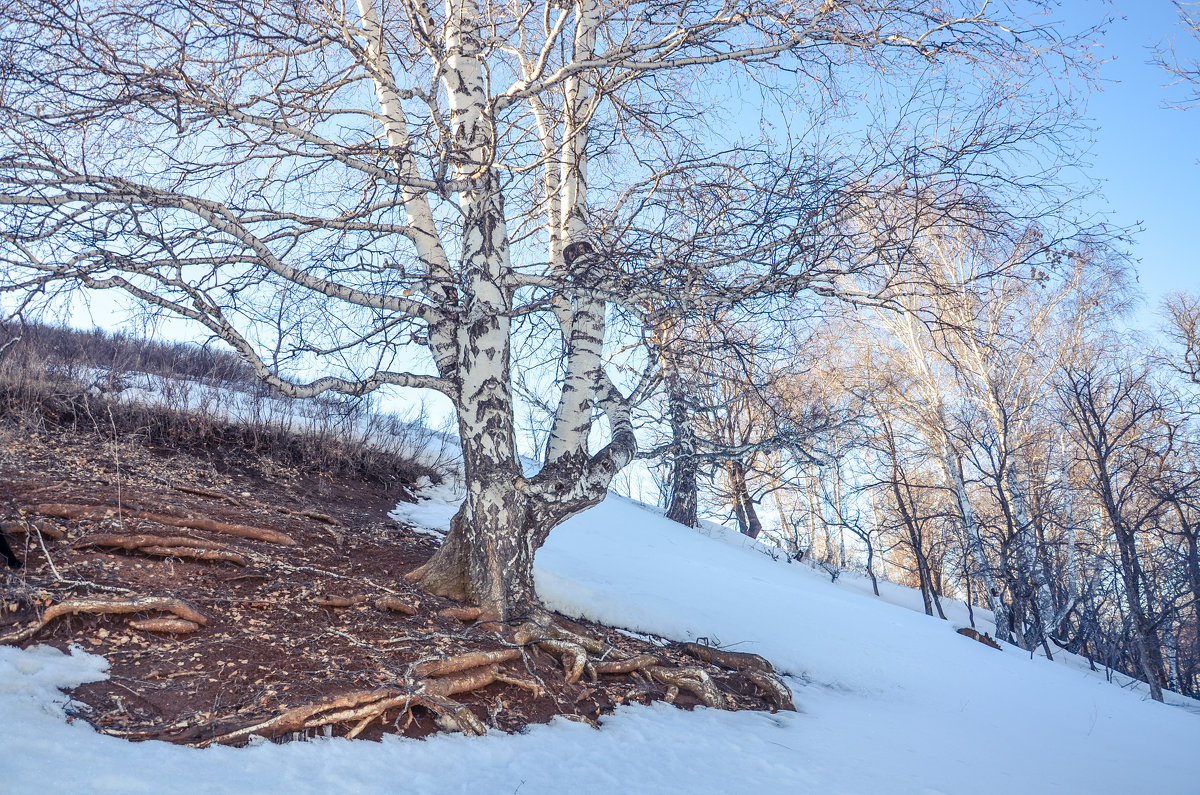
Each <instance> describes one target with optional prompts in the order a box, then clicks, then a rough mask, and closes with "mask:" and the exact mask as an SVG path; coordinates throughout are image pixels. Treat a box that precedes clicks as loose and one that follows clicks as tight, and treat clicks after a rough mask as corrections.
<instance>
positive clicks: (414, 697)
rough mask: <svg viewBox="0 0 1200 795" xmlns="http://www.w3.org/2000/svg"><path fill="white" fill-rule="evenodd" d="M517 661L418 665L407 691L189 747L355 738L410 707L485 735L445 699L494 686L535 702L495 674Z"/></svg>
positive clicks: (350, 697)
mask: <svg viewBox="0 0 1200 795" xmlns="http://www.w3.org/2000/svg"><path fill="white" fill-rule="evenodd" d="M520 656H521V651H520V650H519V649H503V650H500V651H494V652H473V653H470V654H461V655H458V656H457V657H451V658H450V659H446V660H434V661H430V662H427V663H421V664H418V665H416V666H413V668H412V672H411V675H412V676H413V677H414V678H413V679H412V680H410V681H409V682H407V683H406V684H407V686H406V687H397V688H383V689H379V690H359V691H355V692H351V693H343V694H341V695H339V696H337V697H335V698H332V699H326V700H324V701H320V702H317V703H315V704H305V705H302V706H299V707H293V708H292V709H289V710H287V711H285V712H283V713H281V714H279V715H276V716H275V717H273V718H270V719H268V720H264V721H259V722H257V723H253V724H250V725H249V726H243V727H241V728H238V729H234V730H233V731H227V732H224V733H221V734H218V735H216V736H215V737H210V738H208V739H205V740H201V741H199V742H196V743H194V745H198V746H200V747H205V746H209V745H214V744H223V745H228V744H231V743H237V742H242V741H244V740H247V739H249V737H250V736H251V735H258V736H261V737H279V736H281V735H284V734H288V733H291V732H301V731H310V730H312V729H317V728H320V727H322V726H334V725H338V724H347V723H353V724H354V725H353V726H352V727H351V728H350V729H349V730H348V732H347V734H346V736H347V737H348V738H354V737H357V736H358V735H359V734H360V733H362V731H363V730H364V729H366V727H367V726H369V725H370V723H371V722H372V721H373V720H376V719H381V718H383V716H384V714H385V713H386V712H388V711H389V710H395V709H402V710H409V709H411V708H412V707H414V706H422V707H425V708H426V709H428V710H430V711H432V712H434V713H435V714H437V715H438V716H439V717H440V718H442V719H443V720H444V721H448V722H449V723H451V724H452V725H454V726H455V727H457V728H458V729H460V730H461V731H462V732H464V733H466V734H475V735H481V734H486V733H487V727H486V726H485V725H484V724H483V722H482V721H481V720H479V718H478V717H477V716H476V715H475V714H474V713H473V712H471V711H470V710H469V709H468V708H467V707H465V706H464V705H462V704H459V703H457V702H455V701H452V700H451V698H450V697H451V696H455V695H460V694H462V693H469V692H471V691H474V690H480V689H482V688H485V687H487V686H488V685H491V684H493V683H496V682H500V683H502V684H509V685H514V686H517V687H521V688H525V689H528V690H530V691H532V692H533V693H535V694H536V695H539V696H540V695H541V694H542V689H541V687H540V686H539V685H537V684H536V683H534V682H531V681H528V680H526V679H523V678H520V677H515V676H512V675H510V674H506V673H503V672H502V671H501V670H500V666H499V663H501V662H507V661H509V660H515V659H517V658H519V657H520Z"/></svg>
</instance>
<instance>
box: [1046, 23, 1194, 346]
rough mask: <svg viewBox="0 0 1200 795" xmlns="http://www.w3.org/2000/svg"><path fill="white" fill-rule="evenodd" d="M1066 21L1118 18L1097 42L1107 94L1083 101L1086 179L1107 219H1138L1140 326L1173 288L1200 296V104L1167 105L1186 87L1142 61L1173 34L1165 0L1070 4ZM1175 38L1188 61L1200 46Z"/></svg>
mask: <svg viewBox="0 0 1200 795" xmlns="http://www.w3.org/2000/svg"><path fill="white" fill-rule="evenodd" d="M1062 13H1063V19H1064V21H1065V22H1067V26H1068V27H1074V26H1083V25H1086V24H1090V23H1092V22H1096V21H1099V20H1101V19H1103V18H1104V16H1105V15H1106V14H1112V15H1113V16H1114V19H1113V21H1112V23H1111V24H1110V25H1109V26H1108V32H1107V33H1106V35H1105V36H1104V37H1103V38H1102V39H1101V41H1102V43H1103V47H1102V49H1101V50H1100V55H1101V56H1102V57H1104V58H1105V63H1104V64H1102V65H1101V67H1100V75H1101V78H1102V79H1103V84H1102V88H1103V90H1102V91H1100V92H1098V93H1096V94H1094V95H1093V96H1092V97H1091V98H1090V100H1089V102H1088V116H1089V117H1090V119H1091V123H1092V124H1093V125H1094V130H1095V132H1094V134H1095V144H1094V146H1093V148H1092V153H1091V154H1092V157H1091V167H1090V168H1089V169H1088V171H1089V173H1090V175H1091V176H1093V177H1094V178H1096V179H1098V180H1100V181H1101V191H1102V192H1103V196H1104V201H1105V205H1106V208H1107V210H1108V211H1109V212H1110V213H1111V216H1112V220H1113V221H1114V222H1115V223H1117V224H1120V225H1132V224H1135V223H1140V224H1141V226H1142V227H1143V229H1142V231H1141V232H1139V233H1138V234H1137V235H1136V237H1135V245H1134V247H1133V255H1134V257H1135V258H1137V260H1138V273H1139V281H1140V282H1141V287H1142V290H1143V293H1144V294H1145V297H1146V300H1147V305H1146V307H1145V310H1144V311H1143V312H1142V313H1141V314H1140V316H1139V320H1140V321H1141V322H1140V324H1141V325H1143V326H1149V325H1152V324H1153V322H1154V320H1153V318H1151V317H1149V313H1150V312H1151V311H1153V310H1154V308H1155V307H1156V306H1157V304H1158V302H1159V301H1160V300H1161V298H1162V296H1163V295H1164V294H1165V293H1167V292H1169V291H1172V290H1187V291H1190V292H1200V107H1195V108H1192V109H1191V110H1179V109H1172V108H1166V107H1164V106H1163V105H1164V102H1166V101H1167V100H1168V99H1179V98H1180V97H1181V96H1182V95H1183V89H1182V88H1181V87H1179V86H1175V87H1168V86H1167V84H1168V83H1169V82H1170V81H1171V77H1172V76H1171V75H1169V74H1167V73H1166V72H1164V71H1163V70H1162V69H1160V68H1159V67H1158V66H1156V65H1154V64H1151V63H1148V61H1150V60H1151V59H1152V57H1153V44H1154V42H1156V41H1161V40H1162V39H1164V38H1166V37H1169V36H1171V35H1173V34H1174V33H1175V32H1176V31H1177V30H1178V28H1176V26H1175V20H1176V18H1177V17H1176V12H1175V9H1174V7H1173V6H1172V4H1171V3H1170V2H1168V0H1113V2H1106V1H1104V0H1069V1H1068V2H1066V3H1064V5H1063V9H1062ZM1177 42H1178V44H1179V46H1180V47H1181V48H1183V50H1184V51H1185V52H1187V53H1190V54H1191V55H1192V57H1197V56H1200V42H1196V41H1195V40H1187V39H1186V38H1185V37H1183V36H1182V35H1181V36H1179V37H1178V39H1177Z"/></svg>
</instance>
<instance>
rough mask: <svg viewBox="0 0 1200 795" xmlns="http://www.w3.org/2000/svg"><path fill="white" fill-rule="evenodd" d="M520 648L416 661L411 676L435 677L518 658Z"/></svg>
mask: <svg viewBox="0 0 1200 795" xmlns="http://www.w3.org/2000/svg"><path fill="white" fill-rule="evenodd" d="M520 657H521V650H520V649H501V650H499V651H477V652H471V653H469V654H460V655H458V656H456V657H451V658H449V659H445V660H428V661H426V662H420V663H417V664H416V665H414V666H413V667H412V676H413V677H415V678H417V679H425V678H436V677H439V676H448V675H450V674H456V673H458V672H459V671H467V670H470V669H472V668H479V667H480V666H484V665H494V664H496V663H502V662H508V661H509V660H516V659H520Z"/></svg>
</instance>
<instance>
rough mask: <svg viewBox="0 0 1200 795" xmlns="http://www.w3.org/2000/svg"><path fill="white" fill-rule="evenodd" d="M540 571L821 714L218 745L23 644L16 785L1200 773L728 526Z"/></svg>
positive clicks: (1146, 719) (1146, 778)
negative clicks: (173, 735) (725, 660)
mask: <svg viewBox="0 0 1200 795" xmlns="http://www.w3.org/2000/svg"><path fill="white" fill-rule="evenodd" d="M431 491H432V493H433V494H434V499H432V500H428V501H422V502H419V503H417V504H415V505H414V504H410V503H402V504H401V505H400V506H399V507H400V510H399V511H398V513H399V514H402V515H403V516H405V518H406V519H407V520H409V521H417V522H420V521H421V520H423V519H426V518H428V517H439V516H440V517H444V516H445V515H446V512H447V507H448V503H447V500H448V499H450V496H449V494H448V492H449V491H450V490H449V489H446V488H443V489H440V490H438V489H433V490H431ZM431 523H434V522H431ZM435 529H436V528H435ZM391 532H392V533H396V534H399V533H402V532H403V533H408V532H409V531H401V530H400V529H399V528H396V529H393V530H392V531H391ZM538 567H539V570H538V577H539V587H540V588H541V590H542V593H543V594H544V595H545V597H546V600H547V602H548V603H549V604H550V605H551V606H553V607H555V608H557V609H559V610H561V611H562V612H564V613H566V614H568V615H581V616H585V617H588V618H593V619H596V620H599V621H603V622H606V623H611V624H614V625H618V626H623V627H626V628H629V629H630V630H634V631H636V632H639V633H653V634H654V635H662V636H665V637H668V638H673V639H679V640H688V639H693V638H696V637H704V638H707V639H708V640H710V641H711V642H713V643H720V644H723V645H726V646H729V647H731V648H734V649H737V650H739V651H751V652H756V653H759V654H763V655H765V656H767V657H769V658H770V659H772V660H773V661H774V662H775V663H776V664H777V665H778V666H779V667H780V668H782V669H783V671H785V672H786V673H787V674H789V679H788V681H789V683H790V684H791V686H792V687H793V690H794V692H795V695H796V701H797V705H798V707H799V710H800V711H799V712H798V713H776V714H769V713H765V712H722V711H717V710H706V709H697V710H694V711H691V712H687V711H683V710H679V709H675V708H673V707H670V706H667V705H665V704H661V703H658V704H653V705H651V706H648V707H647V706H627V707H619V708H618V709H617V710H616V713H615V714H613V715H611V716H608V717H605V718H603V719H602V723H601V726H600V728H599V730H593V729H592V728H590V727H588V726H587V725H585V724H580V723H573V722H569V721H565V720H563V719H561V718H560V719H557V720H555V721H554V722H552V723H551V724H550V725H548V726H533V727H531V728H529V729H528V730H527V731H525V732H523V733H518V734H504V733H501V732H495V731H493V732H491V733H489V735H488V736H486V737H482V738H473V739H469V738H465V737H462V736H461V735H437V736H432V737H430V738H428V739H426V740H424V741H420V742H418V741H412V740H399V739H395V738H385V740H384V742H382V743H376V742H363V741H353V742H352V741H347V740H344V739H341V738H330V739H326V738H320V737H319V738H316V739H314V740H313V741H310V742H293V743H285V744H282V745H278V744H272V743H256V744H252V746H251V747H247V748H224V747H221V748H217V747H214V748H209V749H206V750H196V749H192V748H183V747H178V746H175V745H170V744H166V743H161V742H145V743H129V742H127V741H123V740H118V739H116V738H113V737H105V736H102V735H100V734H97V733H96V732H95V730H93V729H92V728H90V727H89V726H87V725H86V724H84V723H82V722H80V721H73V722H72V721H71V720H70V719H69V718H67V717H65V714H64V711H63V709H64V706H63V705H64V699H63V697H62V696H61V695H59V693H58V691H57V690H56V688H58V687H70V686H75V685H78V684H80V683H84V682H89V681H97V682H103V680H104V674H103V671H104V670H105V668H106V664H105V662H104V661H103V660H102V659H100V658H99V657H95V656H92V655H89V654H87V653H86V652H85V651H84V650H82V649H76V650H75V651H74V652H73V653H72V654H71V655H70V656H67V655H64V654H63V653H62V652H61V651H58V650H55V649H51V648H47V647H44V646H43V647H36V648H32V649H29V650H24V651H22V650H17V649H13V648H3V649H0V667H2V670H3V675H2V676H0V681H2V682H3V684H2V685H0V716H2V717H3V720H0V745H2V746H3V747H5V748H6V749H7V750H8V753H7V755H6V758H5V762H4V763H3V767H4V768H5V770H4V773H3V775H4V778H5V780H6V782H7V784H8V785H9V786H11V787H12V789H13V791H39V792H47V791H60V792H82V791H121V792H133V791H155V792H162V791H189V792H194V791H213V792H216V791H249V790H253V791H258V792H295V791H325V790H330V789H333V790H338V791H357V792H386V791H395V790H396V789H397V788H400V789H404V790H406V791H417V792H513V791H518V790H519V791H521V792H549V791H575V792H606V791H617V790H623V791H646V792H651V791H654V792H663V791H689V792H730V791H744V790H745V788H746V787H747V786H752V787H753V789H755V790H757V791H763V792H885V791H886V792H914V793H915V792H1012V791H1021V790H1023V791H1030V792H1156V793H1167V792H1179V793H1184V792H1194V791H1195V790H1196V785H1197V782H1198V781H1200V761H1197V759H1196V757H1195V754H1194V749H1195V748H1196V747H1197V743H1198V742H1200V715H1197V714H1195V713H1196V710H1195V709H1194V707H1193V706H1190V705H1189V706H1187V707H1184V708H1181V707H1180V706H1169V705H1161V704H1156V703H1153V702H1150V701H1149V700H1148V699H1147V697H1146V696H1145V695H1144V693H1142V692H1140V691H1139V690H1137V689H1136V688H1134V687H1128V688H1123V687H1120V686H1118V685H1116V684H1112V683H1109V682H1107V681H1105V677H1104V676H1103V674H1100V673H1092V672H1089V671H1087V670H1086V664H1081V663H1080V661H1078V660H1066V661H1064V660H1063V659H1062V658H1061V656H1060V660H1059V661H1058V662H1054V663H1050V662H1047V661H1045V660H1044V659H1041V658H1040V657H1039V658H1035V659H1032V660H1031V659H1030V658H1029V656H1028V655H1027V654H1025V653H1023V652H1021V651H1019V650H1017V649H1015V648H1013V647H1006V648H1005V649H1004V650H1003V651H999V652H998V651H995V650H993V649H989V648H987V647H986V646H984V645H982V644H979V643H976V642H974V641H972V640H970V639H968V638H965V637H962V636H960V635H957V634H955V632H954V631H953V629H954V627H953V626H951V625H950V624H949V623H948V622H942V621H937V620H934V619H930V618H928V617H925V616H923V615H920V614H917V613H914V612H912V611H910V610H907V609H904V608H902V607H899V606H896V605H893V604H888V603H886V602H884V601H882V600H879V599H875V598H873V597H869V596H866V595H864V594H862V593H861V592H859V589H858V588H857V587H856V585H855V584H854V583H853V582H847V580H846V579H842V580H839V581H838V582H837V583H830V582H829V579H828V578H827V577H826V576H825V575H823V574H822V573H820V572H814V571H812V570H810V569H808V568H806V567H803V566H799V565H789V564H787V563H784V562H778V561H774V560H772V559H771V558H770V557H769V556H767V555H764V554H762V552H761V551H759V550H757V549H755V548H753V547H752V546H749V545H747V544H746V543H744V542H743V541H742V540H741V539H740V538H739V537H738V536H737V535H736V534H733V533H729V532H727V531H723V530H721V529H719V528H712V527H708V528H705V529H704V530H701V531H692V530H688V529H686V528H684V527H682V526H679V525H675V524H673V523H669V522H667V521H665V520H663V519H662V518H661V517H660V516H658V514H657V513H656V512H654V511H652V510H648V509H645V508H643V507H641V506H638V505H635V504H633V503H630V502H628V501H625V500H620V499H617V498H610V499H609V500H608V501H606V502H605V503H604V504H602V505H600V506H598V507H597V508H595V509H593V510H591V511H588V512H587V513H585V514H582V515H580V516H578V517H576V518H575V519H573V520H572V521H571V522H570V523H568V524H567V525H565V526H564V527H562V528H560V529H559V530H558V531H557V532H556V533H555V534H554V535H553V536H552V537H551V540H550V542H549V543H548V544H547V546H546V547H545V548H544V549H543V550H542V552H541V553H539V557H538ZM646 640H647V642H651V643H653V642H655V640H654V638H653V637H651V638H646ZM114 667H115V665H114ZM328 674H329V672H328V671H314V672H312V677H313V680H314V681H315V682H323V681H326V680H328V678H329V676H328ZM108 681H110V682H111V681H113V680H112V679H110V680H108ZM118 684H119V681H118ZM96 686H97V685H93V687H96ZM98 686H101V687H102V686H103V684H101V685H98ZM77 692H79V691H77ZM1176 700H1177V701H1182V700H1181V699H1176Z"/></svg>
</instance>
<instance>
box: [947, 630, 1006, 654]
mask: <svg viewBox="0 0 1200 795" xmlns="http://www.w3.org/2000/svg"><path fill="white" fill-rule="evenodd" d="M955 631H956V632H957V633H958V634H959V635H965V636H966V637H968V638H971V639H972V640H977V641H979V642H980V643H982V644H983V645H984V646H991V647H992V648H993V649H997V650H999V651H1004V649H1002V648H1000V644H999V643H997V642H996V641H995V639H994V638H992V636H991V635H988V634H986V633H984V634H980V633H979V630H977V629H972V628H971V627H960V628H959V629H957V630H955Z"/></svg>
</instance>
